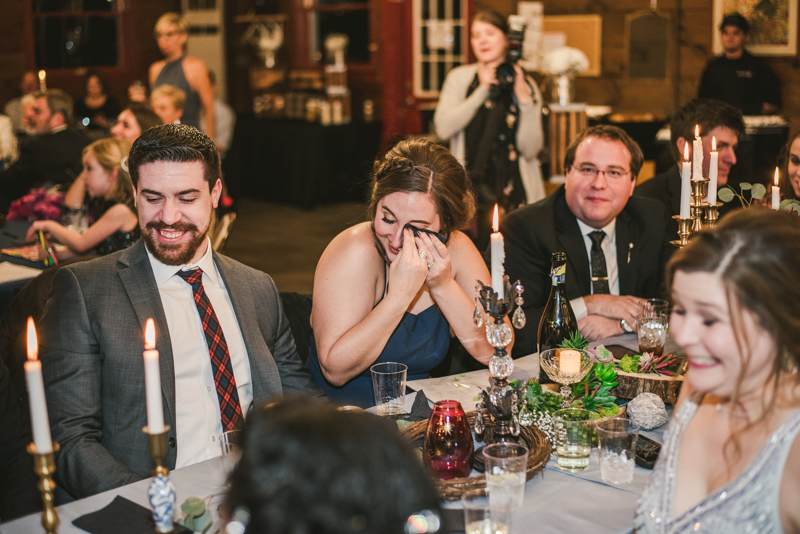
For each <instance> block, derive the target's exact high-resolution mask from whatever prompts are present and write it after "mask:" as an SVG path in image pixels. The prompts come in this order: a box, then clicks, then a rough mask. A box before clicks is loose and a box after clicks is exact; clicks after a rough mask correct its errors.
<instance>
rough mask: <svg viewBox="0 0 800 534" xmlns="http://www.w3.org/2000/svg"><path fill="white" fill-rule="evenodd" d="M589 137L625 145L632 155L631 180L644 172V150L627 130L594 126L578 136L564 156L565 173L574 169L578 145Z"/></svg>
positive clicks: (604, 125)
mask: <svg viewBox="0 0 800 534" xmlns="http://www.w3.org/2000/svg"><path fill="white" fill-rule="evenodd" d="M587 137H598V138H600V139H605V140H606V141H617V142H619V143H622V144H623V145H625V148H627V149H628V152H630V155H631V180H635V179H636V177H637V176H639V171H640V170H642V163H644V154H642V149H641V148H639V144H638V143H637V142H636V141H634V140H633V139H631V136H629V135H628V134H627V133H625V130H623V129H622V128H618V127H616V126H610V125H608V124H600V125H597V126H592V127H591V128H586V129H585V130H583V131H582V132H581V133H579V134H578V137H576V138H575V139H574V140H573V141H572V143H570V145H569V147H568V148H567V152H566V154H564V170H565V171H569V169H570V168H572V164H573V163H575V152H577V151H578V145H580V144H581V142H582V141H583V140H584V139H586V138H587Z"/></svg>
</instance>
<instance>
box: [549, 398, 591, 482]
mask: <svg viewBox="0 0 800 534" xmlns="http://www.w3.org/2000/svg"><path fill="white" fill-rule="evenodd" d="M594 417H595V416H594V414H593V413H592V412H590V411H588V410H581V409H579V408H566V409H564V410H558V411H556V412H555V413H553V430H554V432H555V436H556V440H555V441H556V456H558V467H559V469H561V470H563V471H572V472H574V471H583V470H584V469H586V468H587V467H588V466H589V454H590V453H591V452H592V439H593V438H594V420H595V419H594Z"/></svg>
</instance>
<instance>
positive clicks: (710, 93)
mask: <svg viewBox="0 0 800 534" xmlns="http://www.w3.org/2000/svg"><path fill="white" fill-rule="evenodd" d="M719 34H720V39H721V40H722V47H723V48H724V49H725V53H724V54H723V55H721V56H720V57H718V58H714V59H712V60H711V61H709V62H708V64H707V65H706V68H705V70H704V71H703V76H702V77H701V78H700V90H699V91H698V94H697V96H699V97H700V98H713V99H715V100H722V101H723V102H726V103H728V104H730V105H732V106H734V107H735V108H737V109H738V110H740V111H741V112H742V113H743V114H744V115H774V114H775V113H778V111H779V110H780V108H781V87H780V84H779V83H778V78H777V77H776V76H775V73H774V72H772V69H770V68H769V67H768V66H767V64H766V63H764V60H762V59H760V58H757V57H755V56H754V55H753V54H751V53H750V52H748V51H747V50H745V49H744V45H745V44H747V41H749V40H750V24H749V23H748V22H747V19H746V18H744V17H743V16H742V15H740V14H739V13H733V14H730V15H728V16H726V17H725V18H724V19H722V24H720V26H719Z"/></svg>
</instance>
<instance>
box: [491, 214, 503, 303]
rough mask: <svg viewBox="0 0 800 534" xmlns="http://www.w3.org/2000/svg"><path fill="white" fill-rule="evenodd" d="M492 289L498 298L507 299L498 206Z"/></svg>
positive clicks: (494, 223) (493, 218) (494, 229)
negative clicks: (504, 285)
mask: <svg viewBox="0 0 800 534" xmlns="http://www.w3.org/2000/svg"><path fill="white" fill-rule="evenodd" d="M492 230H493V232H492V235H491V247H492V289H493V290H494V292H495V293H497V298H498V299H502V298H505V290H504V287H503V274H504V273H503V263H504V262H505V261H506V250H505V244H504V242H503V234H501V233H500V214H499V211H498V208H497V204H495V205H494V216H493V217H492Z"/></svg>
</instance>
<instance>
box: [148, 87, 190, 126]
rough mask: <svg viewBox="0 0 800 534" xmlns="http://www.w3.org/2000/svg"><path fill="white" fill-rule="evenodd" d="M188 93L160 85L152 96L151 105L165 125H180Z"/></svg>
mask: <svg viewBox="0 0 800 534" xmlns="http://www.w3.org/2000/svg"><path fill="white" fill-rule="evenodd" d="M184 104H186V93H184V92H183V91H181V90H180V89H178V88H177V87H175V86H172V85H159V86H158V87H156V88H155V89H153V92H152V93H151V94H150V105H151V106H153V111H155V112H156V115H158V116H159V118H160V119H161V122H162V123H163V124H180V123H181V117H182V116H183V106H184Z"/></svg>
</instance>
